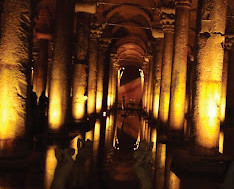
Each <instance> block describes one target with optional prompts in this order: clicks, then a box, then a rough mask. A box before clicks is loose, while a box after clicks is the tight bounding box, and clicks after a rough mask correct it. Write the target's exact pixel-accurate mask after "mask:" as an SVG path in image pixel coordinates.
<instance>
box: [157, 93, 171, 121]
mask: <svg viewBox="0 0 234 189" xmlns="http://www.w3.org/2000/svg"><path fill="white" fill-rule="evenodd" d="M169 102H170V92H164V93H163V94H161V98H160V112H159V118H160V121H161V122H162V123H164V124H166V123H167V122H168V114H169Z"/></svg>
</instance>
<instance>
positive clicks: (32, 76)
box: [31, 46, 39, 91]
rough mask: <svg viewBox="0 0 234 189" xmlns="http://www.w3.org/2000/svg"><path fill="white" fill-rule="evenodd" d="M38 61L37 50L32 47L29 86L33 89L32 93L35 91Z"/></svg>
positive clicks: (35, 47)
mask: <svg viewBox="0 0 234 189" xmlns="http://www.w3.org/2000/svg"><path fill="white" fill-rule="evenodd" d="M38 59H39V48H38V47H37V46H34V47H33V49H32V62H33V64H32V68H31V85H32V86H34V87H33V91H35V85H36V84H34V83H35V79H34V78H35V71H36V69H37V65H38Z"/></svg>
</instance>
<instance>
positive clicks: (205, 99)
mask: <svg viewBox="0 0 234 189" xmlns="http://www.w3.org/2000/svg"><path fill="white" fill-rule="evenodd" d="M219 89H220V88H219V85H218V84H216V83H213V84H212V83H206V84H205V83H203V84H202V85H201V86H200V91H201V93H200V94H199V95H198V96H197V98H198V99H199V106H198V107H199V109H195V112H196V111H198V112H200V113H199V114H197V117H195V118H196V119H195V123H196V132H197V138H196V140H197V143H198V144H199V145H200V146H202V147H204V148H216V147H218V137H219V129H220V125H219V123H220V122H219V115H220V114H219V112H220V108H219V104H220V90H219ZM195 115H196V114H195Z"/></svg>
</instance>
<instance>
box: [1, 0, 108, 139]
mask: <svg viewBox="0 0 234 189" xmlns="http://www.w3.org/2000/svg"><path fill="white" fill-rule="evenodd" d="M77 7H78V8H79V7H81V8H82V6H80V5H79V6H74V4H73V3H72V1H65V0H62V1H58V2H57V3H56V9H57V10H59V11H56V12H57V14H56V31H55V35H54V41H53V42H52V41H50V40H49V39H47V38H46V39H42V38H41V39H40V40H39V49H40V52H39V54H38V53H37V52H34V53H32V57H31V55H30V54H31V51H32V49H31V46H32V44H31V36H32V28H33V21H32V19H31V18H32V12H31V1H29V0H26V1H24V2H21V3H19V2H17V1H15V0H9V1H6V2H4V9H3V12H2V37H1V45H0V49H1V53H0V58H1V62H0V66H1V69H0V81H1V83H2V85H1V86H0V90H1V92H0V101H1V103H0V114H1V115H0V125H1V126H0V139H1V140H4V139H16V138H20V137H24V136H25V134H27V133H26V128H27V125H29V122H28V120H29V119H28V116H29V114H28V109H29V106H30V98H29V94H30V88H29V87H28V86H29V85H30V84H32V85H33V87H34V91H35V92H36V93H37V96H38V97H39V96H40V95H41V94H42V92H43V91H46V93H47V95H48V98H49V109H48V123H49V128H50V129H51V130H53V131H57V130H58V129H60V128H61V126H63V125H64V124H66V121H67V120H68V117H70V112H71V114H72V118H73V119H75V120H77V119H82V118H84V116H85V114H86V113H87V114H88V115H91V114H93V113H101V111H102V110H103V94H104V93H103V91H104V86H103V83H104V82H105V81H104V76H105V75H104V69H106V65H105V62H106V52H107V49H108V47H109V44H110V40H108V39H100V37H101V34H102V30H103V29H104V25H102V24H101V25H100V24H96V23H95V22H93V20H92V19H93V15H91V14H90V13H89V12H88V13H86V12H85V6H84V7H83V8H84V10H83V9H82V10H81V11H83V12H79V13H77V12H76V15H74V12H75V10H74V9H77ZM86 8H87V7H86ZM87 10H90V9H89V8H88V9H87ZM78 11H79V10H78ZM74 16H76V17H77V24H76V40H77V44H76V48H75V51H76V52H75V53H72V51H73V50H74V49H73V48H72V45H71V44H72V40H73V39H72V36H73V18H74ZM40 36H42V35H40ZM43 36H47V35H43ZM99 47H100V48H99ZM98 49H100V50H99V51H98ZM72 58H73V60H74V61H73V62H72ZM31 60H34V63H33V62H31ZM33 64H34V70H33V71H34V74H33V75H32V74H31V67H32V65H33ZM87 68H88V69H87ZM106 96H107V95H106ZM71 97H72V99H71ZM106 98H107V97H106ZM86 101H87V105H86ZM70 102H72V105H71V106H70ZM86 106H87V109H86ZM70 107H71V109H72V110H70Z"/></svg>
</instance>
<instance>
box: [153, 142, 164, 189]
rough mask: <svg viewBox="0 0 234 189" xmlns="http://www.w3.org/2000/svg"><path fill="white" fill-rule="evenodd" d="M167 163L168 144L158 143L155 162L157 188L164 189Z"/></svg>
mask: <svg viewBox="0 0 234 189" xmlns="http://www.w3.org/2000/svg"><path fill="white" fill-rule="evenodd" d="M165 163H166V144H162V143H159V142H157V147H156V160H155V171H156V173H155V174H156V175H155V186H156V187H155V188H157V189H164V179H165V178H164V177H165Z"/></svg>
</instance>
